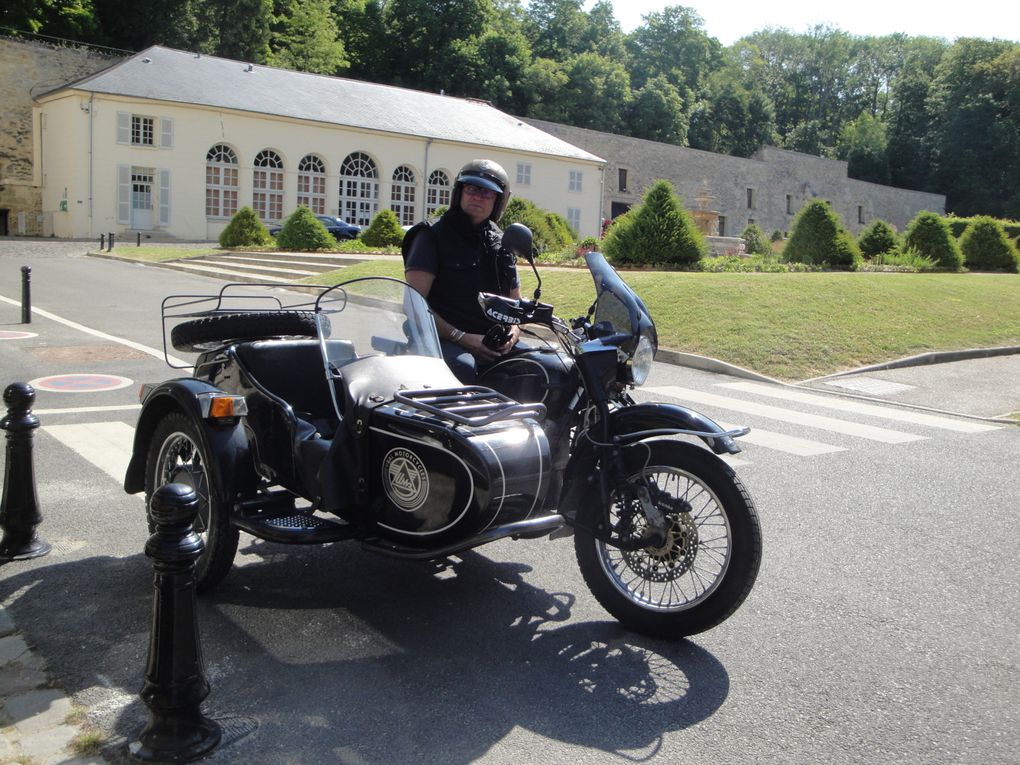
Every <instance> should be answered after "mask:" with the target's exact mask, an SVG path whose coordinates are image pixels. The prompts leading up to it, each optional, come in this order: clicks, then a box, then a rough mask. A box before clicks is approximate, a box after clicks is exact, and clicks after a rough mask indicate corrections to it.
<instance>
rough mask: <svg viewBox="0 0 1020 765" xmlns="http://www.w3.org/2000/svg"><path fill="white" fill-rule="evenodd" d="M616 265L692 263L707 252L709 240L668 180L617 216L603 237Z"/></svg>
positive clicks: (609, 255) (658, 183)
mask: <svg viewBox="0 0 1020 765" xmlns="http://www.w3.org/2000/svg"><path fill="white" fill-rule="evenodd" d="M603 245H604V249H605V253H606V256H607V257H608V258H609V259H610V261H612V262H613V263H614V264H619V265H667V266H692V265H694V264H696V263H697V262H698V261H700V260H701V259H702V258H704V257H706V256H707V255H708V243H707V242H706V241H705V237H704V236H703V235H702V233H701V232H700V231H698V228H697V226H695V225H694V219H693V218H692V217H691V214H690V213H689V212H688V211H687V209H686V208H685V207H684V206H683V204H682V203H681V201H680V199H679V197H677V195H676V194H675V193H674V191H673V187H672V186H671V185H670V184H669V183H668V182H667V181H656V182H655V183H653V184H652V185H651V186H649V187H648V190H647V191H646V192H645V195H644V198H643V199H642V200H641V203H640V204H638V205H637V206H636V207H633V208H631V209H630V210H628V211H627V213H626V214H624V215H622V216H620V217H619V218H617V219H616V221H615V222H614V223H613V225H612V226H610V227H609V230H608V231H607V232H606V236H605V239H604V240H603Z"/></svg>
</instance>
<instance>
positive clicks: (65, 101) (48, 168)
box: [33, 46, 605, 240]
mask: <svg viewBox="0 0 1020 765" xmlns="http://www.w3.org/2000/svg"><path fill="white" fill-rule="evenodd" d="M33 125H34V126H35V130H34V137H33V141H34V145H33V155H34V162H33V164H34V169H35V174H36V182H37V183H38V184H39V185H40V186H41V188H42V208H43V210H42V213H43V215H44V216H45V218H46V219H47V220H52V224H51V226H52V234H53V235H54V236H58V237H76V238H90V237H96V236H99V234H100V233H105V232H115V233H117V234H118V235H119V236H124V235H128V236H134V235H135V233H136V232H139V233H142V234H143V235H147V236H153V238H175V239H182V240H209V239H216V238H217V237H218V236H219V233H220V231H222V230H223V228H224V226H225V225H226V224H227V222H228V221H229V219H230V217H231V216H232V215H233V214H234V212H236V211H237V210H238V209H239V208H240V207H243V206H251V207H253V208H254V209H255V210H256V212H257V213H258V214H259V215H260V216H261V217H262V219H263V220H264V221H266V222H267V223H275V222H278V221H280V220H282V219H283V218H285V217H286V216H287V215H289V214H290V213H291V212H293V211H294V209H296V208H297V206H298V205H307V206H308V207H309V208H311V209H312V210H313V211H315V212H319V213H324V214H328V215H339V216H340V217H343V218H345V219H347V220H348V221H350V222H351V223H357V224H360V225H368V223H369V221H370V220H371V218H372V216H373V215H375V213H377V212H378V211H379V210H382V209H385V208H389V209H392V210H394V211H395V212H396V213H397V217H398V218H399V219H400V221H401V223H403V224H405V225H409V224H412V223H414V222H416V221H418V220H421V219H422V218H423V217H426V216H427V215H429V214H430V213H431V211H432V210H434V209H435V208H436V207H438V206H440V205H445V204H447V203H448V202H449V195H450V191H451V189H452V184H453V181H454V179H455V174H456V172H457V170H458V169H459V168H460V167H461V166H462V165H463V164H464V163H466V162H467V161H469V160H471V159H475V158H477V157H485V158H488V159H492V160H495V161H496V162H499V163H500V164H501V165H503V167H504V168H506V170H507V172H508V174H509V176H510V183H511V187H512V189H513V193H514V194H515V195H516V196H520V197H524V198H526V199H529V200H531V201H532V202H534V203H535V204H536V205H538V206H539V207H542V208H544V209H546V210H550V211H552V212H556V213H559V214H561V215H563V216H564V217H565V218H567V220H568V221H569V222H570V223H571V225H572V226H573V227H574V228H575V230H577V232H578V234H579V235H580V236H582V237H583V236H594V235H597V234H598V232H599V227H600V224H601V219H602V209H601V205H602V186H603V178H602V169H603V167H604V165H605V162H604V161H603V160H602V159H601V158H599V157H597V156H595V155H593V154H590V153H589V152H587V151H584V150H583V149H579V148H577V147H576V146H573V145H571V144H569V143H567V142H566V141H563V140H561V139H559V138H556V137H554V136H552V135H550V134H549V133H547V132H544V131H542V130H540V129H538V128H536V127H533V126H532V125H529V124H527V123H525V122H523V121H521V120H519V119H517V118H516V117H513V116H511V115H508V114H505V113H503V112H501V111H499V110H497V109H495V108H493V107H492V106H491V105H489V104H488V103H486V102H483V101H477V100H473V99H462V98H453V97H450V96H445V95H441V94H435V93H424V92H421V91H414V90H406V89H402V88H395V87H390V86H386V85H376V84H373V83H368V82H360V81H356V80H346V79H342V78H337V77H325V76H322V75H314V74H306V73H302V72H292V71H287V70H282V69H273V68H270V67H263V66H258V65H252V64H247V63H243V62H238V61H230V60H227V59H221V58H216V57H212V56H205V55H199V54H196V53H188V52H184V51H178V50H171V49H168V48H163V47H159V46H155V47H152V48H149V49H147V50H144V51H142V52H141V53H138V54H135V55H134V56H131V57H129V58H126V59H124V60H123V61H121V62H119V63H117V64H115V65H113V66H111V67H109V68H108V69H104V70H103V71H100V72H98V73H96V74H94V75H92V76H89V77H85V78H83V79H81V80H78V81H76V82H72V83H70V84H68V85H64V86H62V87H60V88H57V89H55V90H52V91H49V92H47V93H43V94H40V95H38V96H36V98H35V102H34V105H33Z"/></svg>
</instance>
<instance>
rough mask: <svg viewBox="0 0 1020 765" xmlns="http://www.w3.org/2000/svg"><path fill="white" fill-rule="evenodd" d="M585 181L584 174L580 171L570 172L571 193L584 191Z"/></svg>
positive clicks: (569, 186)
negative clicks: (583, 184)
mask: <svg viewBox="0 0 1020 765" xmlns="http://www.w3.org/2000/svg"><path fill="white" fill-rule="evenodd" d="M583 180H584V173H582V172H581V171H580V170H571V171H570V184H569V185H568V187H567V188H569V189H570V190H571V191H581V190H582V181H583Z"/></svg>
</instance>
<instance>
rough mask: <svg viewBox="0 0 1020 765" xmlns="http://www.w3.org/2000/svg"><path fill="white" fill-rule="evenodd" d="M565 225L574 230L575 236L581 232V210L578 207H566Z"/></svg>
mask: <svg viewBox="0 0 1020 765" xmlns="http://www.w3.org/2000/svg"><path fill="white" fill-rule="evenodd" d="M567 223H569V224H570V227H571V228H572V229H574V233H575V234H576V233H577V232H578V231H580V230H581V208H580V207H568V208H567Z"/></svg>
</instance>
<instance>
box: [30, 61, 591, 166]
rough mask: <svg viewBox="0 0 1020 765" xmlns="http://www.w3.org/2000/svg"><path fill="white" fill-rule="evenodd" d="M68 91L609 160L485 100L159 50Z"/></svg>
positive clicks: (70, 86)
mask: <svg viewBox="0 0 1020 765" xmlns="http://www.w3.org/2000/svg"><path fill="white" fill-rule="evenodd" d="M68 89H74V90H84V91H86V92H94V93H105V94H108V95H116V96H129V97H132V98H144V99H152V100H156V101H169V102H174V103H187V104H195V105H199V106H207V107H210V108H219V109H236V110H239V111H245V112H252V113H256V114H271V115H278V116H281V117H292V118H295V119H300V120H313V121H315V122H323V123H327V124H332V125H344V126H349V127H356V128H364V129H367V130H374V131H383V132H389V133H399V134H401V135H413V136H418V137H421V138H434V139H437V140H445V141H457V142H462V143H468V144H476V145H478V146H489V147H495V148H504V149H512V150H517V151H526V152H534V153H538V154H546V155H552V156H556V157H562V158H570V159H578V160H584V161H591V162H602V161H603V160H602V159H601V158H600V157H597V156H595V155H594V154H590V153H588V152H587V151H585V150H584V149H580V148H578V147H576V146H573V145H571V144H569V143H567V142H566V141H563V140H561V139H559V138H556V137H555V136H552V135H550V134H548V133H546V132H544V131H542V130H539V129H538V128H536V127H534V126H532V125H529V124H528V123H526V122H523V121H522V120H519V119H517V118H516V117H513V116H511V115H509V114H506V113H504V112H501V111H499V110H498V109H496V108H495V107H493V106H491V105H490V104H488V103H486V102H484V101H478V100H474V99H465V98H454V97H452V96H444V95H439V94H436V93H426V92H423V91H419V90H408V89H405V88H396V87H392V86H389V85H377V84H375V83H370V82H362V81H359V80H348V79H343V78H340V77H327V76H325V75H318V74H308V73H305V72H293V71H290V70H287V69H274V68H272V67H267V66H260V65H258V64H255V65H252V64H248V63H245V62H241V61H231V60H229V59H224V58H217V57H215V56H206V55H199V54H197V53H188V52H186V51H179V50H173V49H171V48H164V47H162V46H159V45H156V46H153V47H151V48H147V49H146V50H144V51H142V52H140V53H136V54H135V55H133V56H131V57H130V58H127V59H125V60H123V61H121V62H119V63H117V64H114V65H113V66H112V67H110V68H108V69H104V70H103V71H101V72H98V73H96V74H94V75H91V76H89V77H85V78H83V79H81V80H78V81H76V82H72V83H69V84H68V85H65V86H63V87H61V88H58V89H56V90H54V91H51V92H50V93H49V94H46V95H52V94H54V93H58V92H60V91H63V90H68ZM42 97H43V96H40V98H42Z"/></svg>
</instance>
